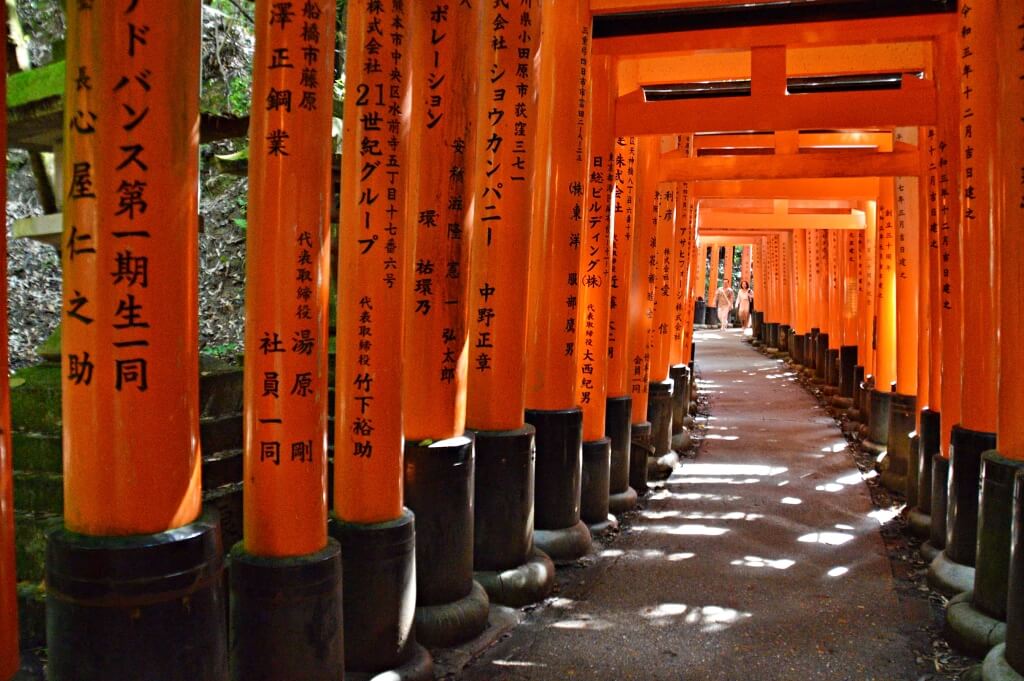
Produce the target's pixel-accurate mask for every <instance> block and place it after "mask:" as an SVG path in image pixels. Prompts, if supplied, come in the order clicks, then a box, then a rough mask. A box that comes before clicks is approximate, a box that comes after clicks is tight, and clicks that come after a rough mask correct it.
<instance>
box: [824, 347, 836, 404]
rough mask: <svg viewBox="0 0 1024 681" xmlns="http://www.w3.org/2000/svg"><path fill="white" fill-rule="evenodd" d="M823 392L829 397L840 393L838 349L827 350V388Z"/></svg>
mask: <svg viewBox="0 0 1024 681" xmlns="http://www.w3.org/2000/svg"><path fill="white" fill-rule="evenodd" d="M822 392H824V393H825V394H826V395H828V396H829V397H831V396H832V395H836V394H838V393H839V349H838V348H828V349H826V350H825V386H824V388H823V389H822Z"/></svg>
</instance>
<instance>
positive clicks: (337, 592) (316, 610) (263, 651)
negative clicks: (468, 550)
mask: <svg viewBox="0 0 1024 681" xmlns="http://www.w3.org/2000/svg"><path fill="white" fill-rule="evenodd" d="M230 581H231V678H232V679H236V680H237V681H279V680H280V679H286V678H289V677H291V676H293V675H294V674H295V670H297V669H301V670H302V678H303V679H309V681H337V679H340V678H341V677H342V675H343V674H344V672H345V646H344V644H343V635H342V621H343V616H342V610H341V598H342V596H341V592H342V587H341V546H340V545H339V544H338V542H336V541H335V540H334V539H328V540H327V546H325V547H324V549H323V550H322V551H318V552H317V553H312V554H309V555H306V556H295V557H287V558H268V557H263V556H254V555H252V554H251V553H248V552H247V551H246V550H245V547H244V546H243V544H242V542H239V543H238V544H235V546H234V548H233V549H232V550H231V574H230Z"/></svg>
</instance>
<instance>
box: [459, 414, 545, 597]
mask: <svg viewBox="0 0 1024 681" xmlns="http://www.w3.org/2000/svg"><path fill="white" fill-rule="evenodd" d="M534 435H535V430H534V428H533V426H531V425H529V424H526V425H524V426H523V427H522V428H518V429H516V430H502V431H496V430H477V431H474V439H475V440H476V471H475V478H476V480H475V482H474V486H473V487H474V491H473V525H474V527H473V569H474V570H475V571H476V572H475V577H476V581H477V582H479V583H480V585H481V586H483V587H484V589H485V590H486V591H487V595H488V596H489V597H490V599H491V601H492V602H494V603H501V604H502V605H508V606H511V607H521V606H523V605H529V604H531V603H537V602H539V601H542V600H544V599H545V598H547V596H548V594H549V593H551V589H552V588H554V585H555V566H554V565H553V564H552V563H551V559H550V558H548V557H547V555H545V554H544V553H543V552H542V551H538V550H536V549H535V548H534V545H533V491H534V466H535V463H536V450H535V448H534Z"/></svg>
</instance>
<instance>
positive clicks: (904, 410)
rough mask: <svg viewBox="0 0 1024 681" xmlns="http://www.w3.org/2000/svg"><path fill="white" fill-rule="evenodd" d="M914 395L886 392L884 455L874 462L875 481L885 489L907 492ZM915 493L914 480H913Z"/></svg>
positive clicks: (915, 402)
mask: <svg viewBox="0 0 1024 681" xmlns="http://www.w3.org/2000/svg"><path fill="white" fill-rule="evenodd" d="M916 422H917V395H901V394H899V393H889V423H888V425H887V426H886V429H885V430H886V433H885V434H886V439H885V440H882V442H884V443H885V457H884V458H883V459H882V460H881V461H879V462H878V472H879V473H880V480H879V482H881V483H882V485H883V486H885V488H886V489H888V490H890V491H893V492H899V493H900V494H903V495H907V484H908V483H907V478H908V476H909V473H910V458H911V457H910V451H911V446H910V434H911V433H912V432H914V428H915V426H916V425H917V423H916ZM914 490H915V496H916V491H917V480H916V478H915V480H914Z"/></svg>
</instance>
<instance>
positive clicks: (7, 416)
mask: <svg viewBox="0 0 1024 681" xmlns="http://www.w3.org/2000/svg"><path fill="white" fill-rule="evenodd" d="M0 17H2V18H3V19H4V23H5V24H6V23H7V11H6V9H3V10H0ZM0 72H3V73H7V52H6V50H4V53H3V54H0ZM0 95H2V97H3V100H4V101H5V102H6V101H7V81H6V79H4V82H3V83H0ZM0 147H2V148H3V149H6V148H7V108H6V107H4V110H3V113H2V114H0ZM5 167H6V166H5ZM0 199H2V200H3V205H4V209H3V215H4V216H5V217H6V215H7V208H6V206H7V175H6V174H5V175H4V177H3V179H0ZM7 337H8V328H7V235H6V233H5V234H4V237H3V238H2V239H0V376H7V371H8V350H7ZM10 394H11V391H10V386H9V385H8V381H0V679H10V678H13V677H14V673H15V672H16V671H18V667H19V666H20V664H19V662H20V661H19V654H18V601H17V595H16V592H15V581H16V577H15V574H14V475H13V470H12V468H13V465H12V460H11V397H10Z"/></svg>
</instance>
